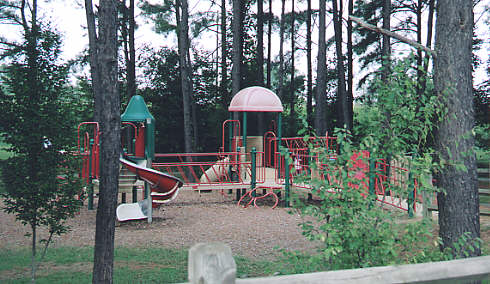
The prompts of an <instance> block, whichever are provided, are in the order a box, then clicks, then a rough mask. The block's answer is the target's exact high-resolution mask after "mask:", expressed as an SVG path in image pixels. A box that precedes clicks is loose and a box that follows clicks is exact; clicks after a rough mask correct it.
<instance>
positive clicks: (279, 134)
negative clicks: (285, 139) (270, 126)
mask: <svg viewBox="0 0 490 284" xmlns="http://www.w3.org/2000/svg"><path fill="white" fill-rule="evenodd" d="M281 139H282V115H281V113H280V112H279V113H278V114H277V144H276V154H277V153H280V151H281ZM278 157H279V160H278V161H277V168H278V169H279V170H278V171H277V174H278V177H281V155H279V156H278Z"/></svg>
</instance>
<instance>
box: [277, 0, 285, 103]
mask: <svg viewBox="0 0 490 284" xmlns="http://www.w3.org/2000/svg"><path fill="white" fill-rule="evenodd" d="M281 3H282V4H281V24H280V30H279V38H280V39H279V94H278V95H279V98H280V99H281V100H284V26H285V24H286V19H285V17H284V9H285V7H286V0H282V1H281Z"/></svg>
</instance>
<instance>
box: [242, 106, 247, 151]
mask: <svg viewBox="0 0 490 284" xmlns="http://www.w3.org/2000/svg"><path fill="white" fill-rule="evenodd" d="M243 148H244V149H245V153H246V152H247V112H246V111H244V112H243Z"/></svg>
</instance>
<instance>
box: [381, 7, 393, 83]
mask: <svg viewBox="0 0 490 284" xmlns="http://www.w3.org/2000/svg"><path fill="white" fill-rule="evenodd" d="M382 13H383V29H384V30H386V31H389V30H390V29H391V27H390V26H391V25H390V17H391V0H383V11H382ZM390 57H391V43H390V37H389V36H388V35H387V34H383V43H382V47H381V65H382V69H383V70H382V71H381V80H382V81H383V82H386V80H388V76H389V74H390V72H391V71H390V70H391V67H390V66H391V59H390Z"/></svg>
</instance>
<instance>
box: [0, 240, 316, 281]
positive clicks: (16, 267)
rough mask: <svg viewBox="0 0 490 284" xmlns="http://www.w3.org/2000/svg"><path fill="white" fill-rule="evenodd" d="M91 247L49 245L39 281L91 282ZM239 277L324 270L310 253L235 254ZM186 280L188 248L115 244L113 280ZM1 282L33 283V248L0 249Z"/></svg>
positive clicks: (39, 274)
mask: <svg viewBox="0 0 490 284" xmlns="http://www.w3.org/2000/svg"><path fill="white" fill-rule="evenodd" d="M92 261H93V248H92V247H58V248H50V249H48V253H47V254H46V258H45V261H44V262H43V264H42V265H41V267H40V268H39V270H38V272H37V278H36V279H37V283H48V284H53V283H70V282H71V283H90V282H91V279H92V265H93V264H92ZM235 261H236V263H237V277H238V278H248V277H260V276H272V275H284V274H293V273H307V272H313V271H319V270H325V269H323V268H321V267H318V265H313V264H312V263H311V261H309V260H308V256H306V255H303V254H296V253H287V254H286V253H285V254H284V255H283V256H282V257H280V258H278V259H277V260H276V261H266V260H254V259H249V258H245V257H241V256H235ZM185 281H187V250H177V249H166V248H116V249H115V252H114V283H147V282H150V283H152V282H154V283H177V282H185ZM0 282H1V283H30V250H29V249H28V248H10V249H5V248H4V249H0Z"/></svg>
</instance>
